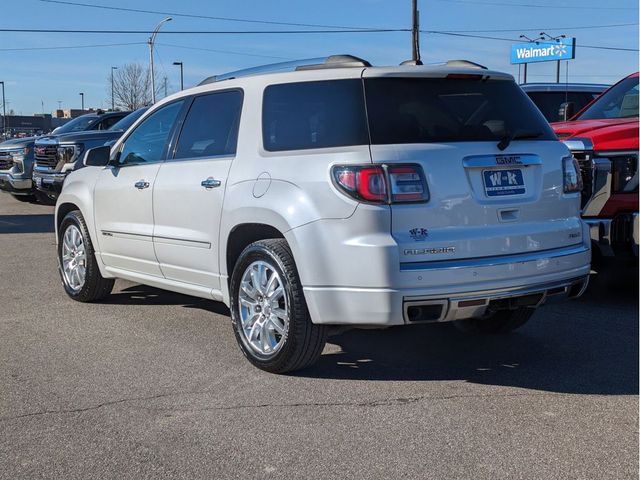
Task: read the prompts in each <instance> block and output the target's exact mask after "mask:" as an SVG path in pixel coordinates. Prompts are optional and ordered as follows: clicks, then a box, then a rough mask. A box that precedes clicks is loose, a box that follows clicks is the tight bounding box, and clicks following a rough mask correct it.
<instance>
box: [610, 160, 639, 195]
mask: <svg viewBox="0 0 640 480" xmlns="http://www.w3.org/2000/svg"><path fill="white" fill-rule="evenodd" d="M610 159H611V176H612V190H613V192H615V193H628V192H637V191H638V157H637V156H636V155H624V156H619V157H618V156H615V157H614V156H611V157H610Z"/></svg>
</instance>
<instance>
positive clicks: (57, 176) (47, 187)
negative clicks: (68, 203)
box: [33, 170, 67, 197]
mask: <svg viewBox="0 0 640 480" xmlns="http://www.w3.org/2000/svg"><path fill="white" fill-rule="evenodd" d="M66 177H67V174H66V173H44V172H38V171H36V170H34V172H33V186H34V187H35V188H36V189H37V190H39V191H41V192H44V193H46V194H47V195H49V196H55V197H57V196H58V195H59V194H60V192H61V191H62V184H63V183H64V179H65V178H66Z"/></svg>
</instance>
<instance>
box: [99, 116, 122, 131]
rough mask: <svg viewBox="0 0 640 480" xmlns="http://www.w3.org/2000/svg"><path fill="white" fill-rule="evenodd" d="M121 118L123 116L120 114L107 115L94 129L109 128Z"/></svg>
mask: <svg viewBox="0 0 640 480" xmlns="http://www.w3.org/2000/svg"><path fill="white" fill-rule="evenodd" d="M121 118H123V116H120V115H114V116H112V117H107V118H105V119H104V120H102V121H101V122H100V123H99V125H98V127H97V128H96V130H109V129H110V128H111V127H112V126H113V125H115V124H116V123H118V120H120V119H121Z"/></svg>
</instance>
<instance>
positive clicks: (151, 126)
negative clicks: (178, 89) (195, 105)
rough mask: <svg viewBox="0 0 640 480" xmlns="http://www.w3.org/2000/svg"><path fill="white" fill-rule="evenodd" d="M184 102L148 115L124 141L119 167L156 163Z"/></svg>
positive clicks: (160, 158)
mask: <svg viewBox="0 0 640 480" xmlns="http://www.w3.org/2000/svg"><path fill="white" fill-rule="evenodd" d="M183 103H184V100H179V101H177V102H173V103H170V104H168V105H165V106H164V107H162V108H160V109H158V110H156V111H155V112H153V113H152V114H151V115H149V116H148V117H147V118H146V119H145V120H144V121H143V122H142V123H141V124H140V125H138V126H137V127H136V129H135V130H134V131H133V132H132V133H131V135H129V136H128V137H127V139H126V140H125V141H124V146H123V147H122V150H121V152H120V158H119V160H118V164H119V165H139V164H148V163H157V162H161V161H162V160H163V155H162V154H163V152H164V149H165V146H166V144H167V140H168V139H169V135H170V134H171V130H172V128H173V125H174V124H175V122H176V119H177V118H178V115H179V113H180V110H181V109H182V105H183Z"/></svg>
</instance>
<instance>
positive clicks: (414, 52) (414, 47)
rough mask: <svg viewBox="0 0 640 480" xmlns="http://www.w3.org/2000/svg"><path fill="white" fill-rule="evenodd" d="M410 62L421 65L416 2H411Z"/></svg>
mask: <svg viewBox="0 0 640 480" xmlns="http://www.w3.org/2000/svg"><path fill="white" fill-rule="evenodd" d="M411 19H412V21H411V60H412V62H413V64H414V65H422V60H420V12H419V11H418V0H411Z"/></svg>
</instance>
